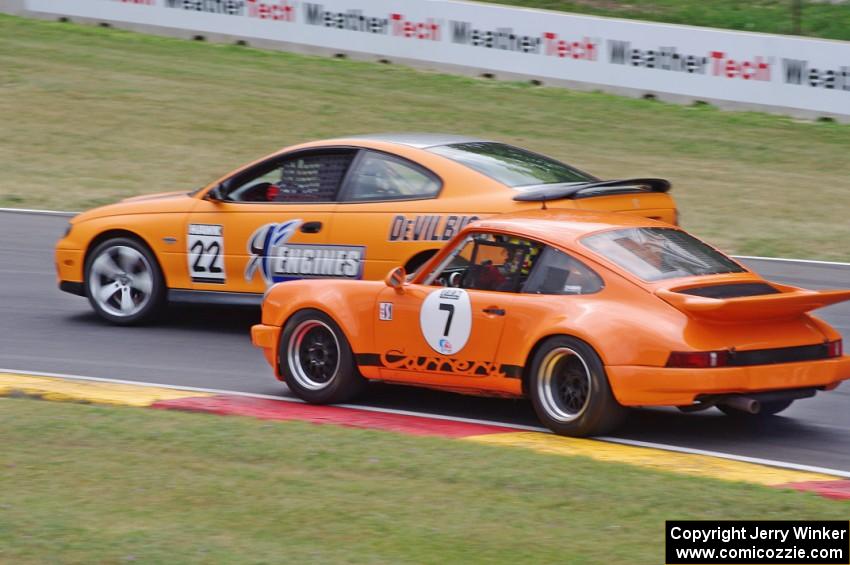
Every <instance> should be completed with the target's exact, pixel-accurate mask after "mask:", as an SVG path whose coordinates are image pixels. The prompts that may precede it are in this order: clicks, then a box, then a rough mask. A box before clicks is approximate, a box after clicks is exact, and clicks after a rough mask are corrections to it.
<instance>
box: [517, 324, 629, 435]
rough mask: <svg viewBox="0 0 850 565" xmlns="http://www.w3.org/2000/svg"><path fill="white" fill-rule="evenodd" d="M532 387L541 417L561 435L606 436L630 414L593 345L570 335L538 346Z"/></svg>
mask: <svg viewBox="0 0 850 565" xmlns="http://www.w3.org/2000/svg"><path fill="white" fill-rule="evenodd" d="M528 391H529V395H530V397H531V402H532V404H533V406H534V411H535V412H536V413H537V417H538V418H540V421H541V422H543V423H544V424H545V425H546V426H547V427H548V428H549V429H551V430H552V431H553V432H555V433H557V434H561V435H567V436H577V437H581V436H588V435H600V434H604V433H606V432H609V431H611V430H613V429H614V428H615V427H617V426H618V425H619V424H620V423H621V422H622V420H623V419H624V417H625V415H626V413H627V409H626V408H624V407H623V406H621V405H620V404H619V403H618V402H617V400H616V399H615V398H614V395H613V394H612V392H611V387H610V385H609V383H608V377H607V376H606V375H605V368H604V366H603V364H602V360H601V359H600V358H599V356H598V355H597V354H596V352H595V351H594V350H593V348H591V347H590V346H589V345H587V344H586V343H584V342H583V341H581V340H578V339H575V338H572V337H568V336H555V337H551V338H549V339H547V340H546V341H545V342H543V343H542V344H541V346H540V347H539V348H538V350H537V352H536V353H535V354H534V357H533V358H532V361H531V368H530V379H529V386H528Z"/></svg>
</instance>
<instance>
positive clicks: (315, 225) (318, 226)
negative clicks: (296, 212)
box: [301, 222, 322, 233]
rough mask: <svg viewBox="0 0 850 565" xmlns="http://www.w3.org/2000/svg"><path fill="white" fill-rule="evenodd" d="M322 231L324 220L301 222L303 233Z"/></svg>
mask: <svg viewBox="0 0 850 565" xmlns="http://www.w3.org/2000/svg"><path fill="white" fill-rule="evenodd" d="M320 231H322V222H305V223H303V224H301V233H319V232H320Z"/></svg>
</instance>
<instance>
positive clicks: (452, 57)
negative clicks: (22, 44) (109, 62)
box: [0, 0, 850, 121]
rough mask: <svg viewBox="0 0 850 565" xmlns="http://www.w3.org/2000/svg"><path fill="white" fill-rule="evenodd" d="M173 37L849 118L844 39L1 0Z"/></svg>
mask: <svg viewBox="0 0 850 565" xmlns="http://www.w3.org/2000/svg"><path fill="white" fill-rule="evenodd" d="M0 10H2V11H7V12H12V13H25V14H27V15H31V16H36V17H49V18H56V17H66V18H70V19H73V20H80V21H86V22H98V23H100V22H109V23H110V24H111V25H115V26H118V27H123V28H127V29H134V30H139V31H146V32H153V33H161V34H167V35H173V36H178V37H195V36H199V35H200V36H203V37H204V38H205V39H208V40H211V41H228V42H230V41H240V40H241V41H245V42H247V43H249V44H251V45H253V46H256V47H265V48H273V49H282V50H288V51H295V52H301V53H314V54H340V53H344V54H346V55H348V56H352V57H355V58H362V59H372V60H382V61H391V62H397V63H403V64H409V65H413V66H419V67H428V68H434V69H439V70H447V71H450V72H460V73H464V74H472V75H487V76H493V77H494V78H500V79H511V80H513V79H521V80H536V81H539V82H541V83H543V84H549V85H559V86H567V87H571V88H576V89H583V90H604V91H608V92H613V93H616V94H624V95H628V96H653V97H656V98H659V99H662V100H666V101H671V102H679V103H688V102H693V101H697V100H699V101H705V102H710V103H713V104H716V105H718V106H720V107H722V108H727V109H754V110H762V111H770V112H776V113H784V114H789V115H794V116H801V117H807V118H814V117H832V118H835V119H838V120H841V121H850V43H848V42H843V41H827V40H815V39H804V38H798V37H789V36H780V35H770V34H757V33H743V32H734V31H725V30H716V29H709V28H698V27H690V26H677V25H667V24H654V23H647V22H638V21H630V20H619V19H612V18H599V17H588V16H577V15H571V14H564V13H560V12H549V11H543V10H529V9H521V8H512V7H509V6H496V5H488V4H478V3H471V2H454V1H447V0H324V1H322V2H306V1H302V0H0Z"/></svg>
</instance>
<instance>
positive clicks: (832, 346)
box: [826, 339, 844, 357]
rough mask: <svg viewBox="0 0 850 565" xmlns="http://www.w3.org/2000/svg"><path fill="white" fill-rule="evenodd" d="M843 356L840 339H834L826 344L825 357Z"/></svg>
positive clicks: (842, 345) (842, 346)
mask: <svg viewBox="0 0 850 565" xmlns="http://www.w3.org/2000/svg"><path fill="white" fill-rule="evenodd" d="M842 355H844V344H843V343H842V342H841V340H840V339H836V340H835V341H829V342H827V344H826V356H827V357H841V356H842Z"/></svg>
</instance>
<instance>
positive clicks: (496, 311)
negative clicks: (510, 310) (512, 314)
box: [484, 306, 505, 316]
mask: <svg viewBox="0 0 850 565" xmlns="http://www.w3.org/2000/svg"><path fill="white" fill-rule="evenodd" d="M484 313H485V314H490V315H491V316H504V315H505V309H504V308H496V307H495V306H489V307H487V308H485V309H484Z"/></svg>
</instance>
